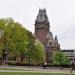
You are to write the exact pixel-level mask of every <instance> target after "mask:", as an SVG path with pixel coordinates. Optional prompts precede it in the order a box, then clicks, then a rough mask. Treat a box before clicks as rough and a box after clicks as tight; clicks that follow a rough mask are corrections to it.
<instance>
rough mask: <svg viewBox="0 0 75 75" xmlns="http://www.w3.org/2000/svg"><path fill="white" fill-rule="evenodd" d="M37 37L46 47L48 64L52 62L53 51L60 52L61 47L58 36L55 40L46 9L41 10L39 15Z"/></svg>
mask: <svg viewBox="0 0 75 75" xmlns="http://www.w3.org/2000/svg"><path fill="white" fill-rule="evenodd" d="M35 37H36V38H37V39H38V40H39V41H40V42H41V43H42V44H43V45H44V48H45V52H46V62H51V61H52V53H53V51H57V50H60V45H59V43H58V39H57V36H55V38H53V34H52V32H51V30H50V23H49V21H48V17H47V14H46V9H39V13H38V15H37V18H36V21H35Z"/></svg>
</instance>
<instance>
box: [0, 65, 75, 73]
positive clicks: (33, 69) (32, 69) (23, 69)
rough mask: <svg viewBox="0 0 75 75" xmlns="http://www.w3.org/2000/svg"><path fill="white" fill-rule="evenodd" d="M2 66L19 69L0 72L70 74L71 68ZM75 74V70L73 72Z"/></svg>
mask: <svg viewBox="0 0 75 75" xmlns="http://www.w3.org/2000/svg"><path fill="white" fill-rule="evenodd" d="M0 68H8V69H10V68H11V69H18V70H0V72H39V73H64V74H70V71H71V69H70V68H46V69H43V68H42V67H32V66H31V67H29V66H0ZM73 74H75V72H73Z"/></svg>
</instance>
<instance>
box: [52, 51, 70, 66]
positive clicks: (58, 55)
mask: <svg viewBox="0 0 75 75" xmlns="http://www.w3.org/2000/svg"><path fill="white" fill-rule="evenodd" d="M53 63H54V64H56V65H63V64H68V63H69V60H68V58H67V57H66V56H65V55H64V53H62V52H60V51H57V52H54V53H53Z"/></svg>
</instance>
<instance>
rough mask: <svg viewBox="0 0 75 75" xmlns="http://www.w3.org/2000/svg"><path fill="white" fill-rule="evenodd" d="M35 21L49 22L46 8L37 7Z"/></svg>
mask: <svg viewBox="0 0 75 75" xmlns="http://www.w3.org/2000/svg"><path fill="white" fill-rule="evenodd" d="M36 22H37V23H41V22H45V23H49V21H48V17H47V14H46V9H39V13H38V16H37V19H36Z"/></svg>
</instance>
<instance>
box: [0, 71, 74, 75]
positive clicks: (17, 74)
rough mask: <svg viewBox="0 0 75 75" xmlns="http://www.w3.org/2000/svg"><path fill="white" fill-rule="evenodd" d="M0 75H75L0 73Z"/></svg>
mask: <svg viewBox="0 0 75 75" xmlns="http://www.w3.org/2000/svg"><path fill="white" fill-rule="evenodd" d="M0 75H75V74H53V73H52V74H51V73H21V72H20V73H19V72H0Z"/></svg>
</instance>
